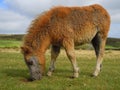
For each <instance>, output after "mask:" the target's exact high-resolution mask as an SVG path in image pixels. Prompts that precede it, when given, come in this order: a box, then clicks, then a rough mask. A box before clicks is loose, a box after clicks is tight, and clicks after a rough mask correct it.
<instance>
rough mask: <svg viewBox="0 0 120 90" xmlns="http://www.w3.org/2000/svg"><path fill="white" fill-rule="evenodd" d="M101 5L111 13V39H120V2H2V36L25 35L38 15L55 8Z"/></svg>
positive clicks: (37, 0) (31, 0)
mask: <svg viewBox="0 0 120 90" xmlns="http://www.w3.org/2000/svg"><path fill="white" fill-rule="evenodd" d="M95 3H97V4H100V5H102V6H103V7H104V8H106V9H107V11H108V12H109V13H110V16H111V21H112V22H111V28H110V32H109V37H116V38H120V0H0V34H23V33H26V31H27V28H28V26H29V24H30V22H31V20H33V19H34V18H35V17H36V16H37V15H39V14H40V13H42V12H44V11H45V10H49V9H50V8H51V7H54V6H61V5H62V6H85V5H91V4H95Z"/></svg>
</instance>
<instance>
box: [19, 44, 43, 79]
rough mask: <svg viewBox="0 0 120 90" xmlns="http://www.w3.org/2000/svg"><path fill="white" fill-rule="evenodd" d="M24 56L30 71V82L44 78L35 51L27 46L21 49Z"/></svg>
mask: <svg viewBox="0 0 120 90" xmlns="http://www.w3.org/2000/svg"><path fill="white" fill-rule="evenodd" d="M21 51H22V54H23V56H24V60H25V63H26V65H27V66H28V68H29V71H30V76H31V77H30V80H32V81H33V80H39V79H41V77H42V74H41V70H40V64H39V61H38V58H37V57H36V56H35V55H34V53H33V50H32V49H31V48H29V47H27V46H23V47H21Z"/></svg>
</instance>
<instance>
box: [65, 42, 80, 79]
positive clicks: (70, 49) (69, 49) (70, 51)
mask: <svg viewBox="0 0 120 90" xmlns="http://www.w3.org/2000/svg"><path fill="white" fill-rule="evenodd" d="M63 46H64V48H65V50H66V53H67V56H68V58H69V60H70V61H71V64H72V66H73V76H72V78H77V77H78V76H79V68H78V66H77V62H76V57H75V50H74V42H73V40H65V41H64V43H63Z"/></svg>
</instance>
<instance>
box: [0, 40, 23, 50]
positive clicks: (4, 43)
mask: <svg viewBox="0 0 120 90" xmlns="http://www.w3.org/2000/svg"><path fill="white" fill-rule="evenodd" d="M20 45H21V41H18V40H0V48H19V47H20Z"/></svg>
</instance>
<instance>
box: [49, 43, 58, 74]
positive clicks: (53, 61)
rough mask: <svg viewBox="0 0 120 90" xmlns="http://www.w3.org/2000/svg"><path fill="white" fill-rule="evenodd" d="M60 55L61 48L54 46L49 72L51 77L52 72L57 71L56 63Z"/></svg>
mask: <svg viewBox="0 0 120 90" xmlns="http://www.w3.org/2000/svg"><path fill="white" fill-rule="evenodd" d="M59 53H60V46H54V45H53V46H52V48H51V62H50V67H49V71H48V73H47V75H48V76H51V75H52V72H53V71H54V70H55V61H56V58H57V57H58V55H59Z"/></svg>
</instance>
